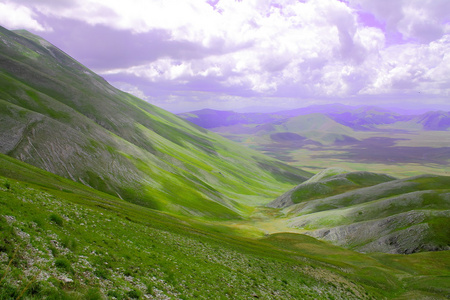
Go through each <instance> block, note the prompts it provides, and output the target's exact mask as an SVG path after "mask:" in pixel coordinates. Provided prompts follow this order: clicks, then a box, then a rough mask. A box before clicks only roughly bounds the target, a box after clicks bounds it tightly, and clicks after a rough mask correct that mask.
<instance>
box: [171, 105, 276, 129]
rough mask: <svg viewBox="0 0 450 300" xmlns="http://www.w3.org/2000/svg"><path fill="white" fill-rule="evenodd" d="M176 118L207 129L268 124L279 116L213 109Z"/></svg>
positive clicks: (184, 114)
mask: <svg viewBox="0 0 450 300" xmlns="http://www.w3.org/2000/svg"><path fill="white" fill-rule="evenodd" d="M178 116H180V117H181V118H183V119H185V120H187V121H189V122H192V123H194V124H196V125H198V126H200V127H203V128H207V129H210V128H215V127H222V126H232V125H236V124H262V123H270V122H274V121H276V120H278V119H280V118H281V117H280V116H277V115H273V114H267V113H236V112H233V111H222V110H214V109H202V110H197V111H192V112H189V113H183V114H178Z"/></svg>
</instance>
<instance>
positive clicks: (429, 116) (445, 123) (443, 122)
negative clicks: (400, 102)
mask: <svg viewBox="0 0 450 300" xmlns="http://www.w3.org/2000/svg"><path fill="white" fill-rule="evenodd" d="M391 127H392V128H398V129H405V130H413V131H417V130H425V131H448V130H449V129H450V112H444V111H429V112H427V113H424V114H421V115H418V116H410V117H409V118H403V119H401V120H399V121H398V122H396V123H394V124H392V126H391Z"/></svg>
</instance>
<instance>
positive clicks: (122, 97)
mask: <svg viewBox="0 0 450 300" xmlns="http://www.w3.org/2000/svg"><path fill="white" fill-rule="evenodd" d="M17 33H18V34H16V33H13V32H9V31H7V30H6V29H3V28H2V29H0V38H1V40H2V43H0V120H1V122H0V126H1V130H0V152H1V153H4V154H7V155H9V156H11V157H14V158H18V159H20V160H22V161H24V162H27V163H30V164H32V165H35V166H37V167H40V168H42V169H45V170H47V171H50V172H52V173H55V174H58V175H61V176H64V177H66V178H69V179H72V180H74V181H78V182H81V183H83V184H85V185H87V186H90V187H93V188H95V189H98V190H101V191H104V192H106V193H109V194H111V195H115V196H118V197H120V198H122V199H125V200H127V201H130V202H133V203H136V204H139V205H142V206H146V207H151V208H156V209H160V210H164V211H170V212H173V213H177V214H185V215H196V216H198V217H203V218H225V219H226V218H239V217H240V216H241V215H246V214H248V213H249V212H251V210H252V208H251V206H253V205H255V204H261V203H267V202H268V201H270V199H271V197H274V196H276V195H277V194H280V193H281V192H282V191H283V190H285V189H286V188H288V187H291V186H292V185H293V184H294V183H296V182H298V181H302V180H305V179H306V178H307V177H309V176H310V174H309V173H307V172H304V171H302V170H299V169H297V168H293V167H289V166H287V165H284V164H282V163H281V162H279V161H277V160H274V159H272V158H268V157H266V156H264V155H261V154H259V153H258V152H255V151H251V150H248V149H246V148H245V147H241V146H239V145H237V144H235V143H232V142H230V141H228V140H226V139H224V138H222V137H220V136H219V135H217V134H214V133H211V132H209V131H206V130H204V129H202V128H200V127H198V126H195V125H193V124H191V123H189V122H186V121H184V120H182V119H180V118H178V117H177V116H175V115H173V114H170V113H168V112H166V111H164V110H161V109H159V108H157V107H154V106H152V105H150V104H148V103H146V102H144V101H142V100H140V99H137V98H135V97H133V96H131V95H129V94H126V93H123V92H121V91H119V90H117V89H115V88H113V87H112V86H110V85H109V84H108V83H107V82H105V81H104V80H103V79H102V78H101V77H99V76H97V75H96V74H94V73H93V72H92V71H90V70H88V69H87V68H85V67H84V66H82V65H80V64H79V63H78V62H76V61H75V60H73V59H72V58H70V57H69V56H68V55H67V54H65V53H63V52H62V51H61V50H59V49H57V48H56V47H55V46H53V45H51V44H49V43H48V42H46V41H45V40H43V39H41V38H39V37H37V36H34V35H32V34H30V33H28V32H26V31H20V32H17Z"/></svg>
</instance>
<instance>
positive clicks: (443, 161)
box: [181, 105, 450, 177]
mask: <svg viewBox="0 0 450 300" xmlns="http://www.w3.org/2000/svg"><path fill="white" fill-rule="evenodd" d="M210 115H214V117H215V118H214V119H215V122H214V123H213V125H216V124H220V126H219V127H215V128H211V126H208V128H210V129H211V130H213V131H215V132H217V133H219V134H221V135H223V136H225V137H227V138H230V139H232V140H234V141H237V142H240V143H242V144H244V145H246V146H248V147H250V148H253V149H257V150H259V151H261V152H263V153H265V154H268V155H270V156H273V157H275V158H278V159H280V160H283V161H285V162H287V163H289V164H291V165H294V166H301V167H302V168H303V169H305V170H310V171H313V172H317V170H320V169H324V168H328V167H330V166H334V167H341V168H344V169H348V170H354V171H370V172H381V173H389V174H393V175H395V176H399V177H407V176H414V175H420V174H424V173H433V174H440V175H448V174H450V147H449V129H450V113H449V112H428V113H425V114H423V115H418V116H414V115H410V116H408V115H407V116H404V115H400V114H397V113H394V112H392V111H387V110H384V109H380V108H376V107H351V106H344V105H327V106H325V105H324V106H311V107H307V108H301V109H297V110H290V111H281V112H277V113H273V114H257V115H258V118H254V117H252V116H253V115H254V114H238V113H231V112H221V114H218V112H217V111H211V110H202V111H198V112H192V113H186V114H182V115H181V116H182V117H183V118H186V119H187V120H190V121H191V122H194V123H195V124H203V122H204V121H205V120H208V116H210ZM220 116H222V118H220Z"/></svg>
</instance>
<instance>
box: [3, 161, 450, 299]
mask: <svg viewBox="0 0 450 300" xmlns="http://www.w3.org/2000/svg"><path fill="white" fill-rule="evenodd" d="M0 174H1V175H0V207H1V213H0V228H1V231H0V298H1V299H10V298H13V299H16V298H21V299H22V298H23V299H42V298H49V299H102V298H103V297H107V298H109V299H114V298H116V299H138V298H155V299H167V298H180V299H193V298H196V299H211V298H214V299H215V298H217V299H223V298H232V299H237V298H243V299H249V298H262V299H374V298H375V299H379V298H401V297H407V298H408V297H409V298H410V299H411V298H424V297H431V298H433V299H444V298H445V296H446V295H448V293H449V292H450V290H449V288H448V285H447V284H446V283H448V280H447V279H448V276H450V273H449V269H450V268H449V267H450V266H449V264H448V262H449V261H450V256H449V255H450V252H449V251H446V252H441V253H437V252H436V253H429V254H413V255H410V256H390V255H386V254H376V255H372V256H369V255H364V254H360V253H357V252H353V251H350V250H345V249H342V248H340V247H336V246H332V245H329V244H327V243H324V242H320V241H318V240H316V239H314V238H311V237H308V236H304V235H298V234H283V233H280V234H274V235H270V236H267V237H265V238H262V239H250V238H246V237H245V236H242V235H241V233H240V232H238V231H236V232H232V231H229V230H226V232H224V230H223V228H222V227H221V226H218V225H214V224H212V223H210V224H208V223H204V222H201V223H200V222H198V221H194V220H192V219H188V218H180V217H174V216H171V215H168V214H165V213H161V212H157V211H154V210H151V209H148V208H145V207H141V206H137V205H134V204H131V203H129V202H126V201H123V200H121V199H120V198H118V197H114V196H111V195H108V194H105V193H103V192H99V191H96V190H94V189H91V188H88V187H86V186H84V185H82V184H78V183H75V182H72V181H70V180H68V179H65V178H62V177H59V176H56V175H54V174H50V173H48V172H46V171H43V170H41V169H38V168H35V167H32V166H30V165H27V164H25V163H23V162H20V161H17V160H15V159H12V158H10V157H8V156H4V155H0ZM429 266H433V267H432V268H429ZM419 277H420V278H421V280H420V281H418V280H417V278H419Z"/></svg>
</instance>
